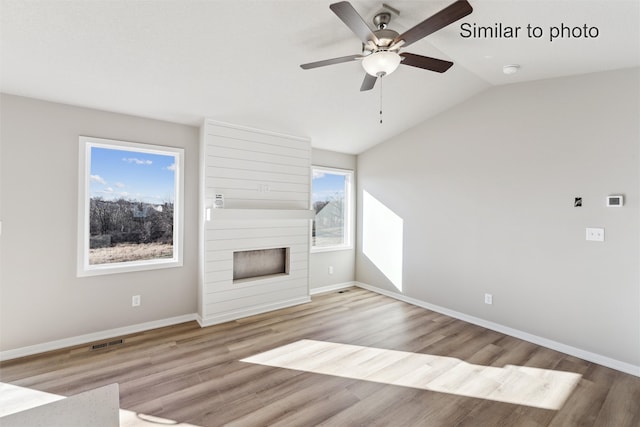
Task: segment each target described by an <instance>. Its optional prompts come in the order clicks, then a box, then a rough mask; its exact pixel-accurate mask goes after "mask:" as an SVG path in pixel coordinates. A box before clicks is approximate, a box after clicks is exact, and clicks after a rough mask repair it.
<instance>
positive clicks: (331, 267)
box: [329, 265, 333, 274]
mask: <svg viewBox="0 0 640 427" xmlns="http://www.w3.org/2000/svg"><path fill="white" fill-rule="evenodd" d="M329 274H333V266H332V265H331V266H329Z"/></svg>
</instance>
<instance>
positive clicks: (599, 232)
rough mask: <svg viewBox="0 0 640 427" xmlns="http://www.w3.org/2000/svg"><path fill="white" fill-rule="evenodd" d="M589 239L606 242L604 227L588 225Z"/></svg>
mask: <svg viewBox="0 0 640 427" xmlns="http://www.w3.org/2000/svg"><path fill="white" fill-rule="evenodd" d="M586 238H587V240H589V241H592V242H604V228H589V227H587V236H586Z"/></svg>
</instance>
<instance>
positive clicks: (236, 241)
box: [198, 120, 312, 326]
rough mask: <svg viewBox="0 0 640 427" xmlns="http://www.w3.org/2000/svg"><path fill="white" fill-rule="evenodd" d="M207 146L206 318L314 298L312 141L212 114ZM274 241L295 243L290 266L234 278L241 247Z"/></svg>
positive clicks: (201, 305)
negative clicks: (220, 203) (219, 203)
mask: <svg viewBox="0 0 640 427" xmlns="http://www.w3.org/2000/svg"><path fill="white" fill-rule="evenodd" d="M200 150H201V151H200V159H201V171H200V172H201V174H200V176H201V177H202V178H201V179H202V182H201V194H200V200H201V203H200V207H201V213H202V215H201V216H202V218H201V223H200V225H201V227H200V230H201V233H200V236H201V238H200V239H201V243H200V280H199V301H198V321H199V322H200V325H202V326H209V325H214V324H217V323H221V322H226V321H229V320H234V319H238V318H241V317H245V316H250V315H253V314H258V313H263V312H266V311H270V310H275V309H278V308H282V307H288V306H291V305H296V304H301V303H304V302H308V301H309V300H310V298H309V221H310V219H311V218H312V212H311V210H310V209H309V207H310V201H309V196H310V185H311V183H310V179H311V178H310V162H311V144H310V141H309V140H308V139H304V138H298V137H293V136H289V135H282V134H277V133H274V132H267V131H262V130H257V129H251V128H247V127H241V126H235V125H230V124H227V123H220V122H216V121H213V120H205V122H204V124H203V126H202V129H201V149H200ZM216 194H223V195H224V208H222V209H214V208H213V206H214V198H215V195H216ZM271 248H289V271H288V274H283V275H275V276H266V277H263V278H255V279H252V280H242V281H236V282H235V283H234V281H233V253H234V252H235V251H245V250H258V249H271Z"/></svg>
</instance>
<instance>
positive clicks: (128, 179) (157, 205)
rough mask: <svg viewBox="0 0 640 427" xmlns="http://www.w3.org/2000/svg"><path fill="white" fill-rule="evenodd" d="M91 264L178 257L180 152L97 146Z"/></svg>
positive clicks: (92, 170)
mask: <svg viewBox="0 0 640 427" xmlns="http://www.w3.org/2000/svg"><path fill="white" fill-rule="evenodd" d="M89 167H90V176H89V191H88V193H89V194H88V196H89V205H88V209H89V236H87V238H88V239H89V265H99V264H107V263H121V262H133V261H145V260H154V259H171V258H173V256H174V202H175V189H176V185H175V184H176V176H175V175H176V155H175V154H173V153H168V154H163V153H158V152H153V151H145V150H131V149H123V148H121V147H107V146H92V147H91V151H90V164H89Z"/></svg>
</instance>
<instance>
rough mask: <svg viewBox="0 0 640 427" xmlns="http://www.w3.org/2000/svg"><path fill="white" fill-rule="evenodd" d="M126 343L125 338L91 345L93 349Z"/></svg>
mask: <svg viewBox="0 0 640 427" xmlns="http://www.w3.org/2000/svg"><path fill="white" fill-rule="evenodd" d="M119 344H124V340H123V339H119V340H113V341H107V342H101V343H100V344H94V345H92V346H91V350H100V349H103V348H107V347H111V346H112V345H119Z"/></svg>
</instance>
